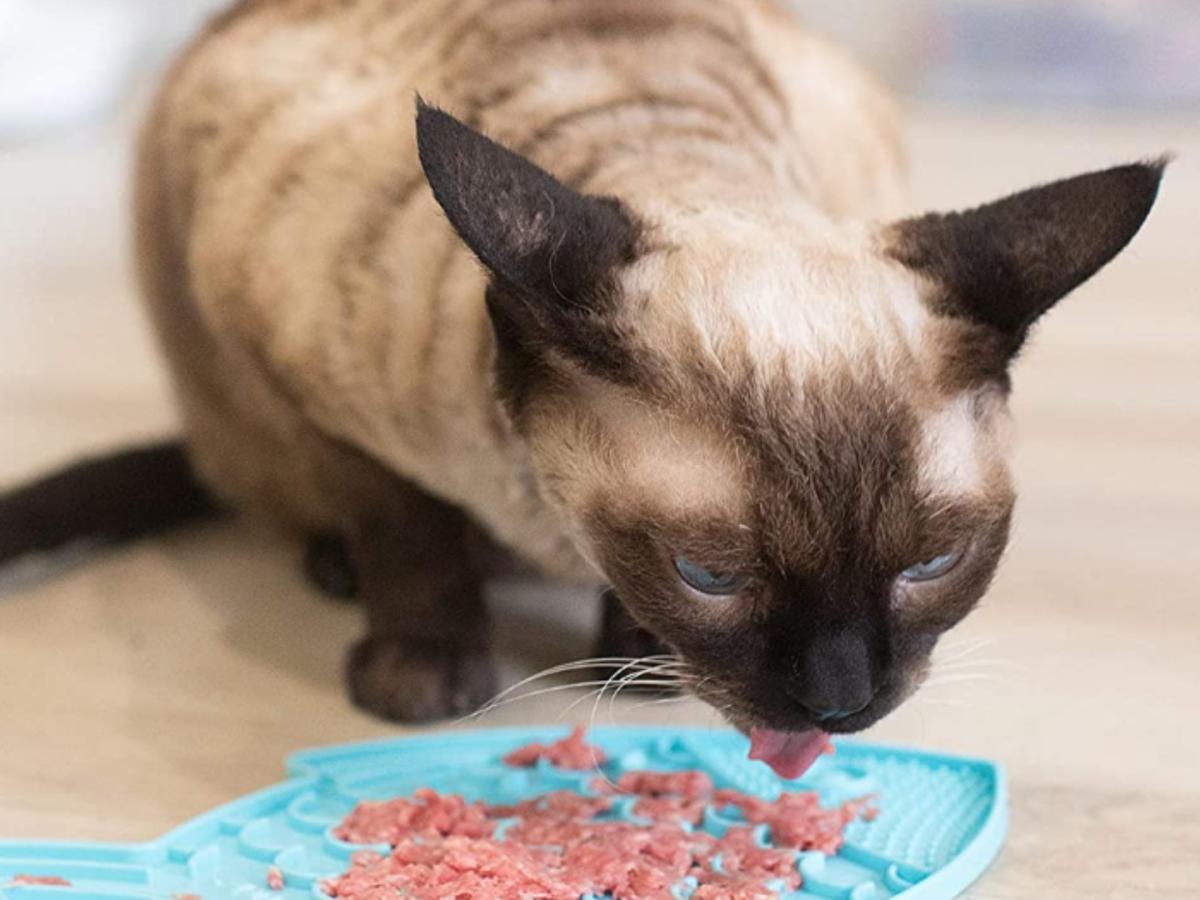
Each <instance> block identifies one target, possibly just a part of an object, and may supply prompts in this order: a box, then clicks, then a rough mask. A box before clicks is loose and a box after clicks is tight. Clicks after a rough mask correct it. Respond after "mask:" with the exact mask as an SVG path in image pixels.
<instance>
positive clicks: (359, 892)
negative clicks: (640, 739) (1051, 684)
mask: <svg viewBox="0 0 1200 900" xmlns="http://www.w3.org/2000/svg"><path fill="white" fill-rule="evenodd" d="M566 745H570V747H571V748H573V749H572V750H571V751H570V752H569V754H568V756H569V758H570V759H571V761H572V762H575V761H578V760H579V758H580V757H579V755H578V754H577V752H576V751H578V750H579V748H585V749H586V750H587V751H588V752H589V753H590V752H591V750H590V748H588V747H587V745H586V744H585V743H584V741H583V732H582V730H577V731H575V732H573V733H572V735H571V737H570V738H568V739H567V740H566V741H561V742H559V744H556V745H551V747H543V746H541V745H534V746H533V747H525V748H522V749H521V750H519V751H517V752H516V753H513V754H510V755H509V757H508V758H507V760H506V761H512V760H516V761H517V762H516V763H515V764H518V765H528V764H530V762H529V761H530V760H536V759H540V758H543V757H544V758H550V753H551V752H552V750H553V748H554V747H558V746H566ZM510 764H513V763H511V762H510ZM556 764H557V763H556ZM590 765H591V764H590V763H589V764H588V766H589V767H590ZM591 787H592V790H593V791H595V793H596V796H584V795H581V794H577V793H573V792H571V791H555V792H552V793H548V794H543V795H541V796H538V797H534V798H532V799H529V800H525V801H523V802H521V803H517V804H511V805H507V806H489V805H486V804H483V803H469V802H467V801H465V800H463V799H462V798H461V797H456V796H444V795H441V794H438V793H437V792H435V791H432V790H428V789H422V790H420V791H417V792H416V794H415V795H414V797H413V798H412V799H403V798H402V799H397V800H390V801H387V802H381V803H362V804H360V805H359V806H358V808H356V809H355V810H354V811H353V812H352V813H351V814H350V815H349V816H348V817H347V818H346V820H345V821H344V822H342V824H341V825H340V826H338V828H337V829H335V834H336V835H337V836H338V837H339V838H341V839H342V840H346V841H353V842H358V843H387V844H391V845H392V851H391V853H390V854H388V855H382V854H379V853H375V852H372V851H360V852H358V853H356V854H354V856H353V857H352V860H351V866H350V869H349V871H347V872H346V873H344V874H342V875H340V876H338V877H337V878H333V879H329V880H328V881H325V882H324V883H323V884H322V887H323V889H324V890H325V892H326V893H327V894H329V895H330V896H333V897H337V898H340V900H395V898H396V897H397V896H403V897H406V898H414V900H426V898H427V900H444V898H452V900H475V898H485V897H486V898H489V900H527V898H536V900H579V898H580V897H581V896H584V895H588V894H593V895H604V894H608V895H610V896H612V897H613V898H615V900H670V898H671V897H672V896H673V895H672V893H671V891H672V888H673V887H674V886H678V885H682V884H684V883H690V884H691V885H693V886H694V890H693V892H692V894H691V897H692V898H693V900H759V898H769V897H776V896H778V893H779V890H780V889H787V890H795V889H797V888H799V886H800V873H799V871H798V870H797V868H796V856H797V853H798V852H799V851H802V850H820V851H822V852H825V853H835V852H837V850H838V848H839V847H840V846H841V844H842V831H843V829H844V828H845V826H846V825H847V824H848V823H849V822H851V821H852V820H853V819H854V818H856V817H857V816H859V815H863V814H864V813H868V812H870V811H871V810H870V807H869V805H868V804H869V801H865V800H864V801H856V802H852V803H847V804H845V805H843V806H841V807H837V808H834V809H823V808H822V807H821V806H820V804H819V803H818V802H817V797H816V795H815V794H807V793H804V794H784V795H782V796H781V797H780V798H779V799H778V800H774V801H767V800H761V799H759V798H757V797H752V796H749V795H746V794H742V793H740V792H738V791H731V790H717V789H715V787H714V785H713V783H712V779H711V778H709V776H708V775H707V774H706V773H704V772H701V771H686V772H642V771H637V772H626V773H625V774H624V775H622V776H621V777H620V778H619V779H618V780H617V782H616V783H615V784H614V783H612V782H610V781H607V780H604V779H596V780H595V781H594V782H593V783H592V785H591ZM627 796H633V797H636V798H637V799H636V802H634V803H633V814H634V816H636V817H637V818H638V819H642V820H645V822H644V823H639V822H630V821H626V820H623V819H619V818H615V817H613V816H611V815H606V814H609V813H610V811H611V810H612V808H613V804H614V803H616V802H617V798H619V797H627ZM706 807H713V808H714V809H717V810H724V811H725V812H726V813H727V814H732V813H733V810H732V809H730V807H734V808H736V810H737V811H740V813H741V818H742V819H744V820H745V823H746V824H744V825H735V826H733V827H730V828H728V829H727V830H726V831H725V833H724V834H723V835H722V836H721V837H719V838H718V837H714V836H713V835H712V834H709V833H708V832H706V831H703V830H700V829H698V828H696V827H695V826H696V825H699V824H700V823H701V822H702V821H703V817H704V811H705V808H706ZM762 826H766V830H769V832H770V835H771V840H772V845H771V846H768V847H763V846H761V844H760V839H759V834H760V833H761V832H762V831H763V830H764V829H763V828H762Z"/></svg>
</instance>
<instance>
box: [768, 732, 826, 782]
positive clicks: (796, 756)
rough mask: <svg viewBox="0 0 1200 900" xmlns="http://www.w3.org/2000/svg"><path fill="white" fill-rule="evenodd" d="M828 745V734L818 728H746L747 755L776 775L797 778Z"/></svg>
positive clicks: (810, 766)
mask: <svg viewBox="0 0 1200 900" xmlns="http://www.w3.org/2000/svg"><path fill="white" fill-rule="evenodd" d="M827 746H829V735H827V734H826V733H825V732H824V731H821V730H820V729H818V728H814V729H813V730H812V731H772V730H771V729H770V728H751V729H750V758H751V759H760V760H762V761H763V762H765V763H766V764H767V765H768V766H770V767H771V768H772V769H774V770H775V774H776V775H778V776H779V777H780V778H799V777H800V776H801V775H803V774H804V773H805V772H807V771H808V770H809V769H810V768H812V764H813V763H815V762H816V761H817V757H818V756H820V755H821V754H822V753H824V752H825V748H826V747H827Z"/></svg>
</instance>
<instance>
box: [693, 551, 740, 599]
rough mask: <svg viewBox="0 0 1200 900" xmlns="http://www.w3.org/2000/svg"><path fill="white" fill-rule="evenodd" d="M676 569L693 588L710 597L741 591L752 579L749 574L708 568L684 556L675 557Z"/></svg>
mask: <svg viewBox="0 0 1200 900" xmlns="http://www.w3.org/2000/svg"><path fill="white" fill-rule="evenodd" d="M675 571H676V572H678V573H679V577H680V579H682V581H683V583H684V584H686V585H687V586H688V587H690V588H691V589H692V590H694V591H699V592H700V593H701V594H707V595H708V596H710V597H731V596H733V595H734V594H737V593H739V592H740V591H741V590H742V589H743V588H744V587H745V586H746V585H747V583H749V581H750V577H749V576H748V575H739V574H738V573H737V572H722V571H720V570H714V569H706V568H705V567H704V566H701V565H697V564H696V563H694V562H692V561H691V560H690V559H687V558H686V557H683V556H677V557H675Z"/></svg>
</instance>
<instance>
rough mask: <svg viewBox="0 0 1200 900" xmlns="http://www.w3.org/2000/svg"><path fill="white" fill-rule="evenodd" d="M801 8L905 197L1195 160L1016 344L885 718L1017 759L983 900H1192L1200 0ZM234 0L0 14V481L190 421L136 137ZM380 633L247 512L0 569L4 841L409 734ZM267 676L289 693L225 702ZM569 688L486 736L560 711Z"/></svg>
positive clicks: (263, 687)
mask: <svg viewBox="0 0 1200 900" xmlns="http://www.w3.org/2000/svg"><path fill="white" fill-rule="evenodd" d="M597 2H602V0H597ZM791 2H792V5H794V6H795V8H796V10H797V13H798V14H799V15H801V16H802V17H803V18H805V19H807V20H808V21H809V22H811V23H812V25H813V27H814V28H816V29H818V30H820V31H823V32H826V33H828V34H830V35H832V36H834V37H835V38H837V39H839V40H840V41H841V42H843V43H844V44H846V45H848V46H850V47H851V48H853V49H854V50H856V51H857V53H858V54H859V55H860V56H861V57H862V58H863V59H864V60H865V61H866V62H867V63H868V64H869V65H870V66H871V67H873V68H874V69H875V71H876V72H877V73H879V75H880V76H881V77H882V78H883V79H884V80H885V81H886V82H887V83H888V84H889V85H891V86H892V88H893V89H894V90H895V91H896V93H897V94H899V95H900V97H901V98H902V100H903V101H904V102H905V105H906V106H907V107H908V115H907V119H908V125H909V146H910V156H911V159H912V196H913V206H914V208H945V207H961V206H967V205H973V204H976V203H979V202H982V201H985V200H988V199H992V198H994V197H997V196H1000V195H1003V194H1005V193H1009V192H1011V191H1013V190H1016V189H1019V188H1023V187H1026V186H1028V185H1031V184H1034V183H1038V182H1042V181H1046V180H1050V179H1053V178H1056V177H1061V176H1065V175H1070V174H1074V173H1076V172H1080V171H1085V170H1088V169H1093V168H1101V167H1105V166H1108V165H1112V164H1114V163H1118V162H1123V161H1128V160H1132V159H1140V158H1146V157H1150V156H1158V155H1159V154H1162V153H1163V152H1164V151H1174V152H1175V153H1177V154H1178V159H1177V161H1176V162H1175V163H1174V164H1173V165H1172V167H1171V168H1170V170H1169V171H1168V173H1167V177H1166V182H1165V185H1164V188H1163V192H1162V197H1161V199H1160V202H1159V204H1158V206H1157V207H1156V209H1155V210H1154V212H1153V213H1152V215H1151V216H1150V220H1149V222H1148V223H1147V225H1146V227H1145V228H1144V230H1143V232H1142V234H1140V235H1139V236H1138V237H1137V238H1136V239H1135V240H1134V242H1133V244H1132V245H1131V247H1130V248H1129V250H1128V251H1126V252H1125V253H1124V254H1123V255H1122V256H1121V257H1120V258H1119V259H1118V260H1117V261H1116V262H1115V263H1114V264H1113V265H1112V266H1111V268H1109V269H1107V270H1106V271H1105V272H1103V273H1102V274H1101V275H1100V276H1099V277H1098V278H1097V279H1096V280H1095V281H1093V282H1092V283H1090V284H1088V285H1087V286H1085V287H1084V288H1082V289H1081V290H1080V291H1079V292H1078V296H1075V297H1072V298H1070V299H1069V300H1068V301H1067V302H1066V303H1064V304H1063V305H1062V307H1061V308H1060V309H1058V310H1056V311H1055V312H1054V314H1053V315H1051V316H1049V317H1048V318H1047V321H1046V322H1045V323H1044V325H1042V326H1041V327H1040V328H1039V331H1038V334H1037V335H1036V339H1035V340H1034V341H1033V342H1032V345H1031V346H1030V347H1029V348H1028V349H1027V351H1026V352H1025V353H1024V355H1023V358H1022V359H1021V361H1020V362H1019V364H1018V366H1017V370H1016V373H1015V393H1014V406H1015V412H1016V419H1017V423H1018V428H1019V432H1020V434H1021V440H1020V443H1019V450H1018V454H1017V459H1016V468H1017V480H1018V483H1019V485H1020V487H1021V490H1022V494H1021V503H1020V505H1019V509H1018V518H1017V523H1016V530H1015V537H1014V540H1013V544H1012V548H1011V551H1010V553H1009V558H1008V561H1007V563H1006V565H1005V566H1004V567H1003V568H1002V570H1001V573H1000V576H999V578H998V580H997V583H996V585H995V587H994V588H993V590H992V592H991V594H990V595H989V598H988V600H987V602H986V603H985V604H984V605H983V607H982V608H981V609H980V610H979V612H977V613H976V614H974V615H973V616H972V617H971V618H970V619H969V620H968V622H967V623H966V624H965V625H964V626H963V627H962V628H960V629H958V630H956V632H955V635H954V638H953V641H952V642H951V644H950V646H949V647H948V648H947V651H948V653H949V655H950V659H951V662H952V663H953V666H954V668H953V669H952V672H951V674H948V675H947V676H946V677H945V678H944V679H942V680H941V682H940V683H939V684H938V685H937V686H936V687H934V688H931V689H930V690H929V691H923V692H922V693H921V695H919V696H918V697H917V699H916V700H915V701H913V702H912V703H910V704H908V705H906V706H905V707H904V708H903V709H902V710H900V711H899V712H898V713H896V714H895V715H894V716H892V717H889V719H887V720H886V721H885V722H883V723H881V724H880V725H879V726H878V727H877V728H875V729H873V730H872V736H873V737H875V738H878V739H883V740H892V741H898V742H906V743H916V744H921V745H926V746H932V747H937V748H939V749H941V750H947V751H957V752H964V753H974V754H979V755H986V756H993V757H996V758H999V759H1001V760H1003V761H1004V763H1005V764H1006V765H1007V766H1008V767H1009V771H1010V773H1011V774H1012V777H1013V782H1014V798H1015V799H1014V827H1013V831H1012V837H1011V838H1010V841H1009V847H1008V850H1007V851H1006V855H1005V857H1004V860H1003V861H1002V863H1001V866H1000V867H999V868H998V869H997V870H996V871H995V872H994V873H993V875H991V876H989V879H988V881H987V882H986V883H985V885H984V886H983V887H981V888H980V892H979V893H978V895H977V896H981V897H982V896H989V897H996V898H1026V897H1055V898H1063V897H1074V896H1080V897H1085V896H1086V897H1088V898H1098V897H1121V898H1126V897H1135V896H1146V895H1149V894H1151V893H1152V894H1153V896H1156V897H1167V896H1172V897H1173V896H1194V894H1193V893H1192V892H1191V891H1192V889H1194V887H1195V885H1196V884H1197V883H1200V872H1198V871H1197V868H1196V864H1195V863H1194V862H1188V861H1189V860H1194V850H1195V847H1196V846H1200V832H1198V831H1197V829H1200V824H1197V823H1200V753H1197V752H1196V747H1197V744H1200V722H1198V717H1197V715H1196V706H1195V703H1196V700H1195V688H1196V685H1197V684H1200V654H1198V652H1197V650H1196V649H1195V648H1196V638H1195V636H1196V634H1197V632H1200V590H1198V588H1197V584H1198V583H1200V581H1198V576H1200V565H1198V563H1200V552H1198V551H1197V549H1196V548H1197V547H1198V546H1200V297H1198V294H1200V253H1198V252H1197V249H1196V244H1197V239H1198V237H1200V219H1198V216H1197V208H1198V207H1200V2H1197V0H904V2H897V0H791ZM222 5H223V4H222V3H219V2H214V0H170V2H166V0H0V485H8V484H12V483H14V482H16V481H18V480H20V479H23V478H26V477H30V476H32V475H34V474H35V473H37V472H39V471H42V470H45V469H46V468H48V467H51V466H54V465H56V464H59V463H62V462H64V461H67V460H71V459H74V458H77V457H78V456H79V455H80V454H81V453H84V452H88V451H101V450H105V449H108V448H111V447H113V446H119V445H124V444H127V443H129V442H131V441H134V440H136V439H140V438H147V437H152V436H157V435H161V434H164V433H169V432H170V431H171V429H172V427H173V424H172V423H173V414H172V411H171V404H170V398H169V392H168V389H167V386H166V383H165V380H164V378H163V375H162V371H161V367H160V365H159V362H158V360H157V359H156V356H155V351H154V349H153V346H152V343H151V341H150V339H149V335H148V332H147V329H146V328H145V326H144V323H143V321H142V318H141V315H140V310H139V308H138V304H137V302H136V300H135V290H134V287H133V281H132V277H131V271H130V264H129V223H128V212H127V207H128V195H129V181H130V179H129V171H130V165H131V147H132V137H133V135H134V133H135V129H136V126H137V123H138V121H139V119H140V116H141V113H142V110H143V109H144V108H145V104H146V101H147V99H148V96H149V93H150V91H151V90H152V87H153V84H154V82H155V78H156V74H157V73H158V72H159V71H160V70H161V68H162V66H163V65H164V64H165V63H166V61H167V60H169V59H170V57H171V55H172V53H173V52H174V51H175V50H176V49H177V48H178V46H179V45H180V43H181V42H183V41H185V40H186V39H187V37H188V36H189V35H190V34H192V33H193V32H194V31H195V29H196V28H197V27H198V26H199V24H200V23H201V22H202V21H203V20H204V18H205V17H206V16H208V15H210V14H211V13H213V12H214V11H215V10H217V9H219V8H220V7H221V6H222ZM560 600H561V597H560V596H559V594H558V593H556V592H555V591H554V590H553V589H550V588H540V589H534V588H531V587H529V586H525V587H522V588H520V589H517V590H509V591H508V595H507V597H506V598H505V600H504V602H506V603H508V604H509V608H510V612H509V614H508V615H507V616H505V617H504V618H502V621H501V626H502V631H503V632H504V633H503V634H502V635H501V637H502V642H503V649H504V653H505V661H506V665H507V666H508V667H509V674H510V675H511V674H517V673H520V672H525V671H529V670H530V669H531V668H537V667H541V666H544V665H549V664H551V663H555V662H560V661H562V660H563V659H564V658H569V657H571V656H572V655H583V654H585V653H586V652H587V646H588V637H587V631H586V628H585V627H584V626H585V625H586V622H581V621H580V617H581V616H583V617H584V618H586V616H587V615H590V613H588V612H584V613H581V612H580V610H584V611H587V610H590V609H591V606H590V605H589V604H587V603H586V602H585V603H580V604H575V605H572V604H569V603H563V602H559V601H560ZM556 617H557V619H561V621H558V622H557V623H556V621H555V620H556ZM359 628H360V624H359V621H358V613H357V611H355V610H353V609H348V608H346V607H342V606H336V605H333V604H330V603H327V602H325V601H323V600H322V599H320V598H318V597H316V596H315V595H314V594H313V592H312V591H311V590H310V589H309V588H308V587H307V585H306V584H304V582H303V581H302V580H301V578H300V577H299V574H298V567H297V565H296V549H295V548H294V547H292V546H290V545H288V544H285V543H284V542H281V541H279V540H278V539H277V538H275V537H273V536H271V535H269V534H266V533H264V532H263V531H262V530H259V529H255V528H253V527H251V526H249V525H246V524H244V523H234V524H220V525H212V526H203V527H201V528H199V529H195V530H191V531H189V532H188V533H186V534H179V535H174V536H168V537H164V538H162V539H156V540H153V541H146V542H142V543H141V544H139V545H138V546H136V547H133V548H129V549H127V550H123V551H121V552H120V553H117V554H112V555H109V556H106V557H104V558H102V559H99V560H92V561H90V562H89V564H88V565H87V566H81V567H78V568H75V569H71V570H70V571H68V572H65V573H60V574H59V575H58V576H56V577H54V578H50V579H45V578H39V577H37V573H33V574H32V575H28V576H26V575H23V574H21V573H16V574H15V575H14V574H13V573H8V574H7V575H4V576H0V709H2V710H4V712H5V716H6V719H5V726H4V728H3V729H0V834H8V835H13V834H22V835H27V836H44V837H58V838H65V837H81V838H84V837H90V838H103V839H109V840H117V839H125V838H130V839H132V838H144V837H148V836H151V835H154V834H157V833H159V832H160V831H162V830H163V829H165V828H166V827H168V826H170V825H173V824H175V823H177V822H178V821H181V820H182V819H183V818H184V817H185V816H186V815H188V814H192V813H195V812H198V811H200V810H203V809H206V808H209V807H211V806H213V805H215V804H216V803H219V802H222V801H224V800H226V799H228V798H230V797H233V796H235V795H237V794H240V793H242V792H244V791H247V790H250V789H254V788H257V787H260V786H262V785H264V784H267V783H270V782H271V781H273V780H274V779H275V778H276V777H277V776H278V773H279V763H278V760H279V759H280V758H281V756H282V754H283V753H284V752H286V751H289V750H292V749H295V748H297V747H301V746H306V745H311V744H316V743H322V742H327V741H331V740H338V739H350V738H355V737H366V736H371V735H378V734H385V733H390V732H391V731H393V730H394V729H392V728H391V727H390V726H387V725H384V724H382V723H379V722H376V721H373V720H371V719H369V718H367V717H365V716H362V715H360V714H358V713H356V712H355V711H354V710H352V709H351V707H350V706H349V704H348V702H347V701H346V700H345V698H344V693H343V688H342V684H341V678H340V669H341V659H342V653H343V651H344V648H345V647H346V646H347V644H348V643H349V642H350V641H352V640H353V639H354V638H355V637H356V636H357V634H358V632H359ZM59 647H62V648H68V649H67V650H66V651H63V652H55V649H54V648H59ZM63 653H65V654H66V655H65V656H64V655H63ZM955 654H958V657H957V658H956V657H955ZM964 660H965V661H966V662H967V663H969V665H964ZM247 684H253V685H255V686H256V689H257V691H258V692H259V693H260V694H262V695H264V696H268V697H270V698H271V702H269V703H267V702H254V703H250V702H248V701H247V702H242V703H240V705H239V701H238V699H237V698H240V697H241V696H242V695H243V694H244V693H245V686H246V685H247ZM549 699H550V702H542V703H541V704H540V705H537V704H535V703H533V702H531V703H528V704H520V703H518V704H513V705H511V706H508V707H506V708H505V709H504V710H501V711H500V712H498V713H497V714H495V715H493V716H491V717H490V718H489V719H488V720H487V721H485V722H484V723H483V724H500V723H503V722H528V721H534V720H540V721H553V720H554V717H555V715H557V711H558V710H559V709H560V708H561V707H563V706H566V705H567V700H558V699H557V697H556V696H555V695H551V697H550V698H549ZM588 705H590V704H585V707H586V706H588ZM231 710H235V711H234V712H231ZM620 716H621V719H620V720H621V721H637V720H639V719H640V720H643V721H656V722H661V721H689V722H692V721H698V722H708V723H712V722H713V721H714V720H713V717H712V716H711V714H710V713H709V712H708V711H707V710H705V709H703V708H699V707H698V706H697V705H696V704H693V703H683V704H674V705H668V706H661V707H649V708H643V709H641V710H636V709H634V708H633V707H627V708H624V709H623V711H621V713H620ZM79 734H87V735H88V738H87V739H86V740H83V739H80V738H78V737H76V735H79ZM1147 748H1150V751H1149V752H1148V750H1147ZM233 760H240V761H241V762H240V763H239V764H237V765H233V764H231V762H232V761H233ZM113 798H117V800H119V802H113ZM1187 822H1191V823H1193V824H1192V825H1191V826H1186V827H1185V824H1184V823H1187ZM1113 823H1117V824H1116V825H1114V824H1113ZM1106 862H1107V863H1110V865H1107V866H1106V865H1105V863H1106ZM1068 887H1070V890H1068ZM1151 888H1152V889H1153V890H1151ZM1175 888H1178V891H1175V890H1173V889H1175ZM1185 888H1186V890H1185Z"/></svg>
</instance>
